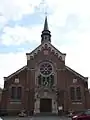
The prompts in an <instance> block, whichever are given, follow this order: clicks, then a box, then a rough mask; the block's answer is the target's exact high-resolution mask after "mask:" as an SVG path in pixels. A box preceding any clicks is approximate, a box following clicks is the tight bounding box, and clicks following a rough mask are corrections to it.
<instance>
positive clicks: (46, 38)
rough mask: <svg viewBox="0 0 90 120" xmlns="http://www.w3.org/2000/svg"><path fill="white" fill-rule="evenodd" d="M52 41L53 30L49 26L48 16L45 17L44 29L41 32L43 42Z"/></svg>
mask: <svg viewBox="0 0 90 120" xmlns="http://www.w3.org/2000/svg"><path fill="white" fill-rule="evenodd" d="M44 42H51V32H50V31H49V28H48V22H47V16H46V17H45V23H44V29H43V31H42V34H41V43H44Z"/></svg>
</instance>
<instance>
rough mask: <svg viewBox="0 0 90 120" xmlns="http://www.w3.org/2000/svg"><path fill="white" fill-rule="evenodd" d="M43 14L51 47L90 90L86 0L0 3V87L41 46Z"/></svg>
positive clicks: (1, 0)
mask: <svg viewBox="0 0 90 120" xmlns="http://www.w3.org/2000/svg"><path fill="white" fill-rule="evenodd" d="M46 11H47V17H48V24H49V29H50V31H51V35H52V39H51V41H52V44H53V45H54V46H55V47H56V48H57V49H59V50H60V51H61V52H62V53H66V61H65V64H66V65H67V66H69V67H71V68H72V69H74V70H75V71H77V72H78V73H80V74H81V75H83V76H85V77H88V78H89V79H88V83H89V88H90V52H89V51H90V0H0V87H2V88H3V84H4V79H3V77H6V76H8V75H10V74H11V73H13V72H15V71H16V70H18V69H20V68H21V67H23V66H24V65H26V64H27V60H26V53H27V52H31V51H32V50H34V49H35V48H36V47H37V46H38V45H39V44H40V43H41V32H42V30H43V26H44V20H45V12H46Z"/></svg>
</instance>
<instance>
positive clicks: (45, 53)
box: [0, 16, 90, 114]
mask: <svg viewBox="0 0 90 120" xmlns="http://www.w3.org/2000/svg"><path fill="white" fill-rule="evenodd" d="M26 57H27V64H26V65H25V66H22V68H20V69H19V70H17V71H16V72H14V73H12V74H11V75H9V76H7V77H4V88H3V91H2V98H1V103H0V111H1V113H7V114H17V113H19V112H20V111H21V110H25V111H27V112H28V113H31V112H33V114H37V113H43V112H49V113H54V114H58V110H62V111H63V112H67V111H70V110H73V111H81V110H84V109H89V108H90V103H89V101H90V94H89V89H88V77H84V76H82V75H81V74H79V73H77V72H76V71H75V70H73V69H71V68H70V67H69V66H67V65H65V58H66V53H62V52H60V51H59V50H58V49H57V48H55V47H54V46H53V45H52V43H51V31H50V30H49V27H48V21H47V16H46V17H45V22H44V29H43V31H42V33H41V44H40V45H39V46H38V47H37V48H35V49H34V50H33V51H32V52H30V53H26Z"/></svg>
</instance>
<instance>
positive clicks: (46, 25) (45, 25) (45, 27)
mask: <svg viewBox="0 0 90 120" xmlns="http://www.w3.org/2000/svg"><path fill="white" fill-rule="evenodd" d="M44 30H49V29H48V22H47V16H46V17H45V23H44Z"/></svg>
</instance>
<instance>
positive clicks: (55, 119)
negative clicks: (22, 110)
mask: <svg viewBox="0 0 90 120" xmlns="http://www.w3.org/2000/svg"><path fill="white" fill-rule="evenodd" d="M3 120H71V119H70V118H66V117H57V116H56V117H52V116H49V117H47V116H46V117H44V116H43V117H32V118H31V117H27V118H26V117H22V118H20V117H4V118H3Z"/></svg>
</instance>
